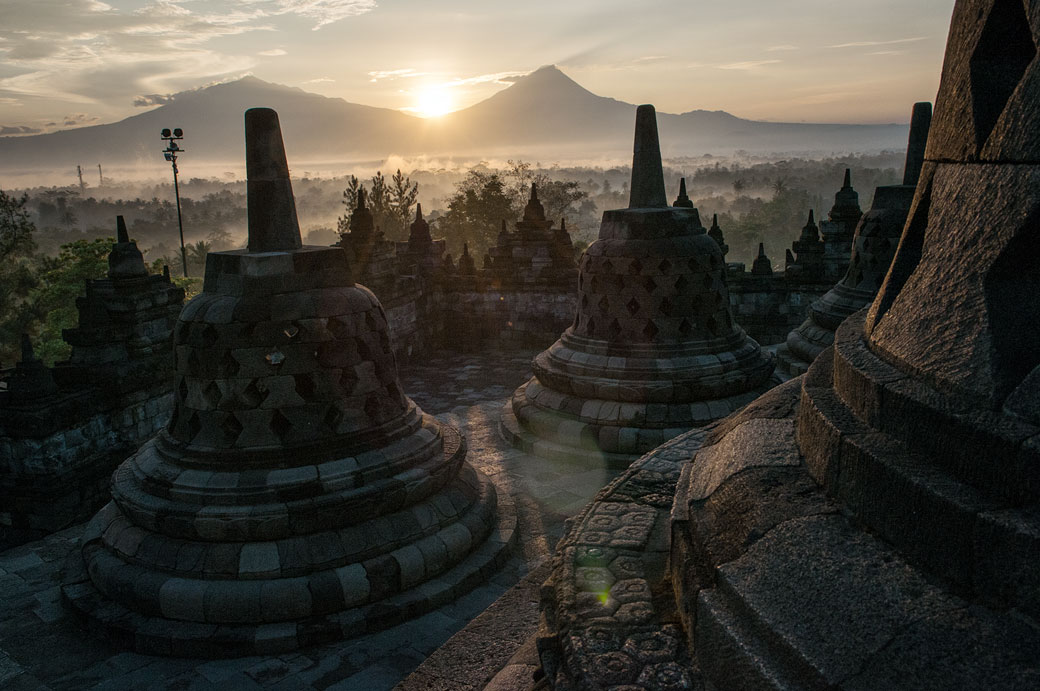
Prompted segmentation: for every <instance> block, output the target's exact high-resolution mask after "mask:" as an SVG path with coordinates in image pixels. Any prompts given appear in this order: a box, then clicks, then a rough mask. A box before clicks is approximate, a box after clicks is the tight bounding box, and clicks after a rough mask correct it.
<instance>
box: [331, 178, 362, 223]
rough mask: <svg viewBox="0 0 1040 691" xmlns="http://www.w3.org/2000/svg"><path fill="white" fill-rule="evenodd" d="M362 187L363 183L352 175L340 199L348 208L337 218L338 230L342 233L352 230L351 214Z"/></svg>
mask: <svg viewBox="0 0 1040 691" xmlns="http://www.w3.org/2000/svg"><path fill="white" fill-rule="evenodd" d="M360 189H361V183H360V182H359V181H358V179H357V177H355V176H353V175H351V176H350V178H349V179H348V180H347V187H346V189H344V190H343V199H341V200H340V203H342V204H343V206H344V207H346V208H345V209H344V210H343V215H342V216H340V217H339V218H337V219H336V232H337V233H339V234H340V235H342V234H344V233H349V232H350V215H351V214H352V213H354V209H355V208H356V207H357V200H358V190H360Z"/></svg>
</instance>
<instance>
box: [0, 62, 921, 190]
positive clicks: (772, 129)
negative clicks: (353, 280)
mask: <svg viewBox="0 0 1040 691" xmlns="http://www.w3.org/2000/svg"><path fill="white" fill-rule="evenodd" d="M252 106H268V107H271V108H274V109H275V110H277V111H278V113H279V115H280V118H281V122H282V130H283V133H284V136H285V144H286V150H287V151H288V153H289V157H290V160H291V161H295V162H296V164H297V166H299V165H302V164H305V163H322V162H325V163H344V164H347V163H351V162H357V161H360V160H365V159H369V160H373V159H374V160H382V159H384V158H386V157H387V156H389V155H390V154H399V155H404V156H410V155H418V154H428V155H454V156H476V157H491V156H495V155H511V156H516V157H521V156H527V157H531V156H538V157H541V158H542V160H549V161H552V160H568V159H570V160H573V159H575V158H578V159H603V158H607V157H617V156H626V155H628V153H630V151H631V137H632V123H633V121H634V114H635V106H634V105H632V104H629V103H624V102H622V101H618V100H615V99H612V98H606V97H604V96H597V95H596V94H593V93H592V92H590V91H588V90H587V89H585V88H584V87H582V86H581V85H580V84H578V83H577V82H575V81H574V80H572V79H571V78H570V77H568V76H567V75H565V74H564V73H563V72H561V71H560V70H559V69H558V68H556V67H555V66H547V67H543V68H541V69H538V70H536V71H534V72H532V73H530V74H528V75H526V76H524V77H521V78H520V79H518V80H516V82H514V83H513V84H512V85H510V86H509V87H508V88H506V89H503V90H502V91H500V92H498V93H496V94H495V95H493V96H491V97H490V98H488V99H486V100H484V101H481V102H480V103H477V104H476V105H473V106H470V107H469V108H464V109H462V110H459V111H456V112H454V113H450V114H448V115H445V116H443V117H441V118H436V119H428V120H423V119H421V118H416V117H413V116H410V115H406V114H404V113H401V112H400V111H396V110H391V109H387V108H373V107H370V106H364V105H358V104H355V103H348V102H347V101H344V100H343V99H339V98H327V97H325V96H319V95H317V94H312V93H308V92H306V91H303V90H302V89H298V88H293V87H287V86H281V85H278V84H271V83H268V82H265V81H262V80H260V79H257V78H255V77H245V78H242V79H239V80H238V81H234V82H229V83H226V84H218V85H215V86H210V87H207V88H203V89H198V90H196V91H191V92H185V93H183V94H179V95H178V96H177V97H176V99H174V100H173V101H172V102H170V103H168V104H166V105H163V106H160V107H159V108H156V109H154V110H151V111H149V112H146V113H141V114H140V115H135V116H132V117H129V118H126V119H124V120H121V121H119V122H115V123H111V124H106V125H96V126H92V127H83V128H79V129H74V130H65V131H61V132H54V133H51V134H42V135H34V136H28V137H0V173H21V172H30V171H32V170H48V169H55V168H60V169H63V170H67V169H70V168H74V166H75V165H76V163H78V162H82V163H84V164H87V165H92V164H93V163H94V162H98V161H99V162H101V163H102V164H104V165H105V166H106V167H112V166H132V165H135V164H140V165H144V166H147V167H148V168H149V169H154V168H155V167H156V159H157V158H158V155H159V152H160V150H161V149H162V142H161V141H160V140H159V131H160V130H161V129H162V128H164V127H181V128H183V129H184V130H185V133H186V135H187V137H186V139H185V142H184V147H185V150H186V151H187V152H188V156H186V157H185V159H184V160H185V162H187V161H188V160H191V161H193V162H199V163H200V164H201V163H206V162H210V163H221V164H224V163H227V164H228V165H233V166H235V167H241V162H242V161H243V160H244V158H243V156H244V145H243V140H242V136H243V135H242V113H243V112H244V111H245V110H246V109H247V108H250V107H252ZM658 122H659V126H660V130H661V137H662V145H663V153H664V155H665V156H681V155H700V154H704V153H726V152H732V151H734V150H737V149H745V150H748V151H757V152H816V153H823V154H828V153H835V152H853V151H870V150H880V149H890V150H899V149H901V148H903V147H904V146H905V145H906V137H907V132H908V126H907V125H820V124H792V123H770V122H756V121H752V120H744V119H742V118H738V117H735V116H733V115H731V114H729V113H726V112H723V111H704V110H696V111H690V112H687V113H682V114H668V113H659V114H658ZM160 162H161V159H160Z"/></svg>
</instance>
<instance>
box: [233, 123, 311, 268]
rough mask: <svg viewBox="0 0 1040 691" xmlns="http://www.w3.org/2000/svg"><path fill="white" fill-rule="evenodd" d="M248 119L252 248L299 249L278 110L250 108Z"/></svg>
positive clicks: (259, 250)
mask: <svg viewBox="0 0 1040 691" xmlns="http://www.w3.org/2000/svg"><path fill="white" fill-rule="evenodd" d="M245 121H246V178H247V181H248V182H247V186H246V190H247V206H248V211H249V243H248V247H249V251H250V252H288V251H291V250H295V249H299V248H300V247H302V246H303V242H302V241H301V240H300V223H299V221H298V220H297V218H296V201H295V200H294V199H293V191H292V183H291V182H290V180H289V164H288V163H287V162H286V160H285V146H284V145H283V143H282V129H281V126H280V125H279V123H278V113H276V112H275V111H273V110H272V109H270V108H250V109H249V110H247V111H246V115H245Z"/></svg>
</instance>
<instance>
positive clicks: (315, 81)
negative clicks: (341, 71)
mask: <svg viewBox="0 0 1040 691" xmlns="http://www.w3.org/2000/svg"><path fill="white" fill-rule="evenodd" d="M334 81H336V80H335V79H332V78H330V77H318V78H316V79H308V80H307V81H305V82H303V83H304V84H322V83H324V82H334Z"/></svg>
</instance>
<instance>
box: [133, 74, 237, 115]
mask: <svg viewBox="0 0 1040 691" xmlns="http://www.w3.org/2000/svg"><path fill="white" fill-rule="evenodd" d="M251 74H252V73H251V72H245V73H241V74H236V75H233V76H231V77H229V78H227V79H217V80H215V81H211V82H207V83H206V84H203V85H201V86H196V87H194V88H192V89H185V90H184V91H178V92H177V93H174V94H142V95H140V96H134V100H133V104H134V106H136V107H137V108H149V107H151V106H164V105H166V104H167V103H173V102H174V101H176V100H177V99H178V98H180V97H181V96H184V95H186V94H192V93H195V92H196V91H202V90H203V89H208V88H209V87H211V86H216V85H217V84H226V83H227V82H230V81H234V80H236V79H241V78H242V77H246V76H249V75H251Z"/></svg>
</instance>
